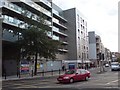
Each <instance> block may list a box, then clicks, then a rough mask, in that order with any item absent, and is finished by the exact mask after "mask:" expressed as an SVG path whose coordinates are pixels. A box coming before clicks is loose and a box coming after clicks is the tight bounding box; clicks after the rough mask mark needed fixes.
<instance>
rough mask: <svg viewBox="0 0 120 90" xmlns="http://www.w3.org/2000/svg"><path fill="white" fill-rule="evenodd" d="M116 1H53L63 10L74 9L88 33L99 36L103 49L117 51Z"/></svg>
mask: <svg viewBox="0 0 120 90" xmlns="http://www.w3.org/2000/svg"><path fill="white" fill-rule="evenodd" d="M118 1H120V0H53V2H54V3H55V4H56V5H58V6H60V7H61V8H62V9H63V10H65V9H69V8H73V7H76V8H77V9H78V10H79V11H80V12H81V13H82V14H83V15H84V16H85V17H86V18H87V22H88V31H95V33H96V34H98V35H100V37H101V39H102V43H103V45H104V47H106V48H108V49H110V50H111V51H112V52H117V51H118Z"/></svg>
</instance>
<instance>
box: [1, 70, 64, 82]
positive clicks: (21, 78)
mask: <svg viewBox="0 0 120 90" xmlns="http://www.w3.org/2000/svg"><path fill="white" fill-rule="evenodd" d="M63 73H64V71H60V72H59V71H54V72H46V73H44V74H43V73H42V72H41V73H37V75H33V76H32V75H31V74H30V73H27V74H21V75H20V76H17V75H12V76H6V77H5V76H3V77H2V81H10V80H23V79H33V78H49V77H54V76H59V75H61V74H63Z"/></svg>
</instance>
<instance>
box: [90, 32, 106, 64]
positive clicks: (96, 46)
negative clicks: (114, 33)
mask: <svg viewBox="0 0 120 90" xmlns="http://www.w3.org/2000/svg"><path fill="white" fill-rule="evenodd" d="M88 37H89V59H90V60H91V61H93V62H94V63H95V65H98V60H99V53H102V54H103V53H104V51H105V50H104V46H103V44H102V41H101V37H100V36H99V35H97V34H96V33H95V31H90V32H88Z"/></svg>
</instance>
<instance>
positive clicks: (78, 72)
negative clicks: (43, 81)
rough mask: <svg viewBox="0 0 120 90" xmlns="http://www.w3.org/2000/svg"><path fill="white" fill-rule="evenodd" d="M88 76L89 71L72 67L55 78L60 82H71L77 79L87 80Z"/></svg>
mask: <svg viewBox="0 0 120 90" xmlns="http://www.w3.org/2000/svg"><path fill="white" fill-rule="evenodd" d="M89 78H90V72H89V71H88V70H85V69H72V70H67V71H66V72H65V74H64V75H60V76H59V77H58V78H57V80H58V81H59V82H60V83H73V82H74V81H79V80H88V79H89Z"/></svg>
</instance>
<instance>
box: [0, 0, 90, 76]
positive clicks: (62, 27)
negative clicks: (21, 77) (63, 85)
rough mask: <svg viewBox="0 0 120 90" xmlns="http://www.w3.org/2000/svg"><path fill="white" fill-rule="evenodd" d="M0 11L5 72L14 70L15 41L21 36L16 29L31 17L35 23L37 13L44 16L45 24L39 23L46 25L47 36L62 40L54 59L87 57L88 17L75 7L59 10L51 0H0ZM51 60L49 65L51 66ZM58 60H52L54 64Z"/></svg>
mask: <svg viewBox="0 0 120 90" xmlns="http://www.w3.org/2000/svg"><path fill="white" fill-rule="evenodd" d="M26 11H27V13H26V14H25V12H26ZM0 13H1V17H2V18H3V21H2V54H3V55H2V60H3V69H6V72H8V73H10V74H13V73H16V71H17V66H18V64H19V58H18V57H19V55H20V54H19V51H18V49H17V48H16V44H14V42H15V41H16V40H18V39H19V38H20V37H21V33H20V32H19V31H20V30H25V29H26V28H27V26H28V25H29V24H31V21H32V22H34V23H36V25H37V23H38V21H39V15H40V14H41V15H42V16H45V17H46V18H45V24H43V23H41V24H42V25H44V26H45V27H47V28H48V29H49V31H48V37H49V38H50V39H54V40H58V41H60V42H61V46H60V47H59V49H58V53H56V60H82V61H83V60H84V61H86V60H88V50H89V48H88V47H89V46H88V37H87V36H88V35H87V21H86V18H85V17H84V16H83V15H82V14H81V13H80V12H79V10H77V9H76V8H72V9H68V10H62V9H61V8H60V7H58V6H57V5H55V4H54V3H53V2H52V1H51V0H40V1H38V2H34V0H27V1H25V0H18V1H17V2H10V0H1V1H0ZM31 16H32V18H31ZM71 18H72V19H71ZM21 23H24V24H22V25H21ZM43 61H44V60H43ZM42 63H43V62H42ZM51 63H52V62H50V65H48V66H51V65H52V67H54V65H53V64H51ZM59 64H60V63H55V65H56V67H54V68H58V67H59ZM41 66H42V65H41ZM46 66H47V65H46ZM57 66H58V67H57ZM47 69H51V67H48V68H47ZM52 69H53V68H52Z"/></svg>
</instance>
